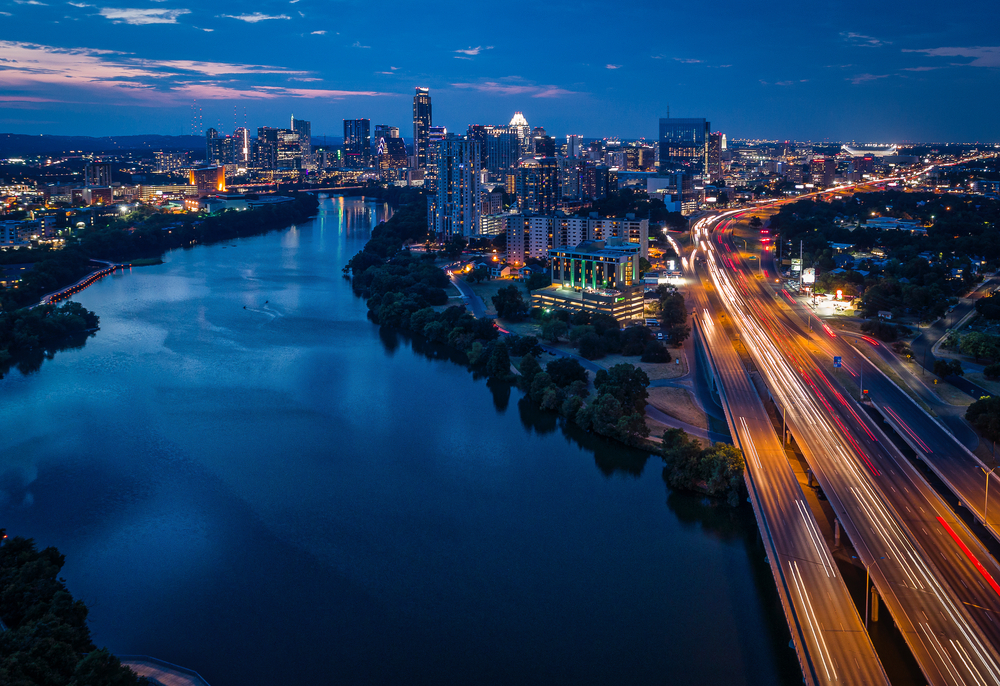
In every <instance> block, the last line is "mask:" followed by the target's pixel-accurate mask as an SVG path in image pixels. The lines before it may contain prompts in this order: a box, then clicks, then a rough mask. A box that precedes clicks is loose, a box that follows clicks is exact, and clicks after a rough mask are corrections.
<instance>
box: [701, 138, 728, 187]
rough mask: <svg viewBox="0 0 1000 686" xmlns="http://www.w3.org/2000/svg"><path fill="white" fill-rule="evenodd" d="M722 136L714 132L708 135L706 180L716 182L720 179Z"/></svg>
mask: <svg viewBox="0 0 1000 686" xmlns="http://www.w3.org/2000/svg"><path fill="white" fill-rule="evenodd" d="M723 138H725V136H723V134H721V133H720V132H718V131H716V132H714V133H710V134H708V167H706V173H707V174H708V178H709V179H711V180H712V181H716V180H718V179H721V178H722V139H723Z"/></svg>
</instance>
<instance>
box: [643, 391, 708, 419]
mask: <svg viewBox="0 0 1000 686" xmlns="http://www.w3.org/2000/svg"><path fill="white" fill-rule="evenodd" d="M646 402H648V403H649V404H650V405H652V406H653V407H655V408H656V409H658V410H661V411H663V412H665V413H666V414H669V415H670V416H671V417H674V418H676V419H679V420H681V421H682V422H687V423H688V424H690V425H691V426H697V427H698V428H700V429H708V428H710V427H709V423H708V419H709V418H708V415H707V414H705V412H704V411H702V409H701V408H700V407H698V406H697V405H696V404H695V403H694V400H692V398H691V393H690V392H689V391H687V390H686V389H684V388H671V387H669V386H664V387H660V388H650V389H649V399H648V400H647V401H646Z"/></svg>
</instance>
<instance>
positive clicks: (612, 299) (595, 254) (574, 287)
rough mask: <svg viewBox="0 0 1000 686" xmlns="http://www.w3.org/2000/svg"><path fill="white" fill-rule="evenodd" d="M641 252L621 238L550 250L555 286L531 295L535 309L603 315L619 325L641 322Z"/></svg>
mask: <svg viewBox="0 0 1000 686" xmlns="http://www.w3.org/2000/svg"><path fill="white" fill-rule="evenodd" d="M639 251H640V247H639V245H638V244H636V243H629V242H626V241H624V240H622V239H612V240H611V241H584V242H583V243H580V244H579V245H578V246H576V247H575V248H571V247H568V246H566V247H560V248H553V249H551V250H549V264H550V272H551V276H552V285H551V286H549V287H547V288H543V289H540V290H537V291H535V292H534V293H532V294H531V304H532V306H533V307H542V308H550V309H563V310H573V311H589V312H604V313H606V314H610V315H612V316H613V317H614V318H615V319H617V320H618V321H620V322H624V321H628V320H631V319H642V305H643V287H642V285H641V284H640V282H639Z"/></svg>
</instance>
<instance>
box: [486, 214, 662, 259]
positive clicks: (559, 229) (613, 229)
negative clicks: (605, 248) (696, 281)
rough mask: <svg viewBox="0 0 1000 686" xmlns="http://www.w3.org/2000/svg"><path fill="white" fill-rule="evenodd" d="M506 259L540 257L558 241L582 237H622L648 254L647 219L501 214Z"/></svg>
mask: <svg viewBox="0 0 1000 686" xmlns="http://www.w3.org/2000/svg"><path fill="white" fill-rule="evenodd" d="M503 230H504V231H505V232H506V234H507V261H508V262H511V263H513V264H524V263H525V261H526V260H527V258H529V257H533V258H535V259H544V258H545V257H546V256H547V255H548V252H549V250H551V249H552V248H554V247H555V246H559V245H577V244H579V243H583V242H584V241H615V240H618V241H625V242H627V243H630V244H632V245H634V246H636V249H637V250H638V251H639V255H640V256H641V257H647V256H648V255H649V220H648V219H636V218H635V217H634V216H631V215H629V216H626V217H624V218H621V217H595V216H591V217H564V216H557V215H526V214H508V215H504V229H503Z"/></svg>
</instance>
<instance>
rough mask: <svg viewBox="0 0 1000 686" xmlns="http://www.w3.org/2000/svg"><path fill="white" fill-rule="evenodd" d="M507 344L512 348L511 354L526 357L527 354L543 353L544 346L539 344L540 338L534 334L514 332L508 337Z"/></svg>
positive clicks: (536, 355)
mask: <svg viewBox="0 0 1000 686" xmlns="http://www.w3.org/2000/svg"><path fill="white" fill-rule="evenodd" d="M507 345H508V347H509V349H510V354H511V355H513V356H514V357H524V356H525V355H534V356H535V357H538V356H539V355H541V354H542V348H541V347H540V346H539V345H538V339H537V338H535V337H534V336H518V335H517V334H512V335H511V336H508V338H507Z"/></svg>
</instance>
